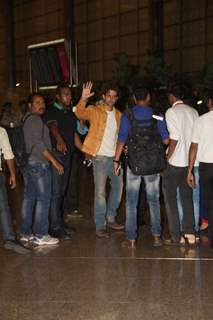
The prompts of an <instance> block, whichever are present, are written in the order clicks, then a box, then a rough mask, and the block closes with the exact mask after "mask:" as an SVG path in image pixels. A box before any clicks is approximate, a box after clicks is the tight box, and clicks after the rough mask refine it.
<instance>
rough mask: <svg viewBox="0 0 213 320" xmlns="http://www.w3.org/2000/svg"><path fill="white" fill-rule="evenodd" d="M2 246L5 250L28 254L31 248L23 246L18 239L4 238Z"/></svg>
mask: <svg viewBox="0 0 213 320" xmlns="http://www.w3.org/2000/svg"><path fill="white" fill-rule="evenodd" d="M4 248H5V249H7V250H13V251H15V252H16V253H19V254H29V253H30V252H31V250H29V249H27V248H25V247H24V246H23V245H22V244H21V242H19V241H18V240H6V241H5V243H4Z"/></svg>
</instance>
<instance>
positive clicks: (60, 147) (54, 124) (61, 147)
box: [47, 121, 67, 154]
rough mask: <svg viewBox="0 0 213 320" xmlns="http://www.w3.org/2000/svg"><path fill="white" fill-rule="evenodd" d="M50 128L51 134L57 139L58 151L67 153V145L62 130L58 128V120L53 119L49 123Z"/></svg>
mask: <svg viewBox="0 0 213 320" xmlns="http://www.w3.org/2000/svg"><path fill="white" fill-rule="evenodd" d="M47 126H48V128H49V129H50V132H51V134H52V135H53V137H54V139H55V141H56V148H57V150H58V151H60V152H62V153H63V154H66V152H67V145H66V143H65V141H64V139H63V138H62V136H61V134H60V130H59V128H58V124H57V122H56V121H51V122H49V123H47Z"/></svg>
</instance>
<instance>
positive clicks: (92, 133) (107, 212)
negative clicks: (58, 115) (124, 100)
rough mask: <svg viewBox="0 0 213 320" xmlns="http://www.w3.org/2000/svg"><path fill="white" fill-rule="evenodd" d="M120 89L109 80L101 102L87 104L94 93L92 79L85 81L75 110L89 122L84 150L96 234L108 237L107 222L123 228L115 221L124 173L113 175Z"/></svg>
mask: <svg viewBox="0 0 213 320" xmlns="http://www.w3.org/2000/svg"><path fill="white" fill-rule="evenodd" d="M118 94H119V89H118V88H117V86H115V85H113V84H106V85H105V86H104V88H103V92H102V99H103V100H102V101H103V102H102V104H98V105H96V106H93V105H90V106H88V107H86V105H87V101H88V99H89V98H90V97H92V96H93V95H94V92H92V82H87V83H86V84H84V85H83V91H82V96H81V99H80V101H79V102H78V104H77V106H76V111H75V114H76V116H77V117H78V118H79V119H80V120H87V121H89V123H90V128H89V132H88V134H87V137H86V139H85V141H84V144H83V148H82V151H83V152H85V153H87V154H89V155H90V156H91V157H92V162H93V174H94V184H95V199H94V215H95V225H96V236H97V237H99V238H109V233H108V232H107V229H106V226H107V227H109V228H111V229H113V230H122V229H123V228H124V227H123V225H120V224H118V223H117V222H116V221H115V217H116V214H117V209H118V206H119V204H120V200H121V195H122V189H123V177H122V172H121V173H120V175H119V176H115V175H114V171H113V167H114V166H113V159H114V155H115V149H116V142H117V137H118V130H119V126H120V119H121V113H120V111H118V110H117V109H116V108H115V107H114V105H115V103H116V102H117V100H118ZM107 178H109V179H110V185H111V190H110V194H109V197H108V202H107V203H106V194H105V188H106V181H107Z"/></svg>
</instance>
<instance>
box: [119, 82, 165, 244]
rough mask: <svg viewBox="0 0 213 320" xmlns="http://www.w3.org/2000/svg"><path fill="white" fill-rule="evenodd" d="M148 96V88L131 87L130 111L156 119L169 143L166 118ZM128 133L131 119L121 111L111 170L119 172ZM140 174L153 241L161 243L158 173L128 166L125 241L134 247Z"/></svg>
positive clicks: (137, 117)
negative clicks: (139, 171) (141, 172)
mask: <svg viewBox="0 0 213 320" xmlns="http://www.w3.org/2000/svg"><path fill="white" fill-rule="evenodd" d="M150 100H151V95H150V92H149V91H148V90H147V89H146V88H142V87H140V88H137V89H136V90H135V91H134V101H135V104H136V105H135V106H134V107H133V114H134V117H135V119H136V120H137V121H140V120H152V118H155V119H156V120H157V129H158V132H159V134H160V136H161V138H162V141H163V143H165V144H168V142H169V140H168V139H169V135H168V132H167V128H166V123H165V120H164V118H163V117H162V116H156V115H154V112H153V109H152V108H151V107H150V106H149V103H150ZM130 136H131V123H130V120H129V119H128V117H127V116H126V115H125V114H123V115H122V118H121V125H120V131H119V134H118V142H117V148H116V154H115V159H114V172H115V174H119V159H120V156H121V153H122V151H123V148H124V145H125V144H126V143H127V141H128V139H129V137H130ZM141 178H143V179H144V182H145V187H146V194H147V201H148V204H149V209H150V217H151V232H152V235H153V245H154V246H160V245H162V241H161V237H160V236H161V219H160V202H159V189H160V173H155V174H150V175H144V176H142V175H136V174H134V173H133V172H132V170H131V169H130V167H129V166H128V167H127V178H126V233H127V241H126V242H125V244H126V245H127V246H128V247H130V248H135V245H136V238H137V203H138V196H139V189H140V184H141Z"/></svg>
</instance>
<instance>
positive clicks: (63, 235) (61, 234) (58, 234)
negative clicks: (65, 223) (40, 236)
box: [49, 229, 71, 240]
mask: <svg viewBox="0 0 213 320" xmlns="http://www.w3.org/2000/svg"><path fill="white" fill-rule="evenodd" d="M49 234H50V235H51V236H52V237H54V238H58V239H59V240H70V239H71V237H70V235H69V234H68V233H67V232H66V231H65V230H64V229H52V230H51V231H50V232H49Z"/></svg>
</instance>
